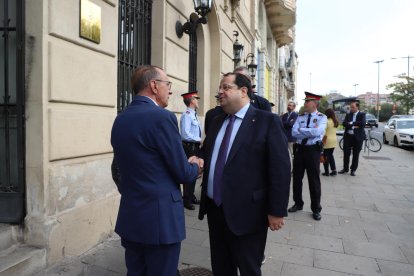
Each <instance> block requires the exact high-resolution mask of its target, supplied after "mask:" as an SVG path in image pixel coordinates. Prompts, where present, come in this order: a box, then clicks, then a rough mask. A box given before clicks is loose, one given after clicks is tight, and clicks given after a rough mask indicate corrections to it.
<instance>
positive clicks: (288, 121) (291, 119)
mask: <svg viewBox="0 0 414 276" xmlns="http://www.w3.org/2000/svg"><path fill="white" fill-rule="evenodd" d="M295 108H296V103H295V102H293V101H290V102H289V103H288V106H287V112H286V113H285V114H283V116H282V118H281V119H282V123H283V127H284V128H285V134H286V138H287V140H288V149H289V154H290V159H291V160H293V144H294V143H295V142H296V138H295V137H293V136H292V127H293V125H294V124H295V122H296V119H297V118H298V113H296V112H295Z"/></svg>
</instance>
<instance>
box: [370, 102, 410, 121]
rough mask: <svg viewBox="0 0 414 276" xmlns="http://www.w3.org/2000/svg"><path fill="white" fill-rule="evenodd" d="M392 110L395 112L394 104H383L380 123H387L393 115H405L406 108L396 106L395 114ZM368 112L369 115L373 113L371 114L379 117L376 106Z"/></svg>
mask: <svg viewBox="0 0 414 276" xmlns="http://www.w3.org/2000/svg"><path fill="white" fill-rule="evenodd" d="M392 110H393V104H390V103H383V104H381V110H380V112H379V121H380V122H385V121H387V120H388V119H389V118H390V117H391V116H392V115H396V114H403V113H404V108H403V107H402V106H396V110H395V113H393V112H392ZM367 111H368V113H371V114H373V115H375V117H377V110H376V107H375V106H372V107H370V108H368V110H367Z"/></svg>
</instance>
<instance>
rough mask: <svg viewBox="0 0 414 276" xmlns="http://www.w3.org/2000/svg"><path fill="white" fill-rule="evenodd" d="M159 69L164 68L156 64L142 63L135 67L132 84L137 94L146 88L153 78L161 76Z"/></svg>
mask: <svg viewBox="0 0 414 276" xmlns="http://www.w3.org/2000/svg"><path fill="white" fill-rule="evenodd" d="M158 70H162V69H161V68H160V67H158V66H155V65H141V66H139V67H138V68H137V69H135V71H134V73H133V74H132V77H131V85H132V89H133V91H134V93H135V95H137V94H139V93H140V92H141V91H142V90H144V89H145V88H146V87H147V86H148V85H149V83H150V81H151V80H153V79H156V78H158V77H159V72H158Z"/></svg>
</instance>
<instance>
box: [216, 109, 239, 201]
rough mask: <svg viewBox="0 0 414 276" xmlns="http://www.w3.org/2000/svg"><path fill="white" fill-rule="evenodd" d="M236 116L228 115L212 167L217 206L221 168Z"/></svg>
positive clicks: (220, 184)
mask: <svg viewBox="0 0 414 276" xmlns="http://www.w3.org/2000/svg"><path fill="white" fill-rule="evenodd" d="M235 119H236V116H234V115H231V116H230V117H229V124H228V125H227V127H226V132H225V133H224V137H223V140H222V141H221V145H220V149H219V152H218V156H217V160H216V166H215V169H214V178H213V187H214V188H213V200H214V202H215V203H216V205H217V206H220V205H221V203H222V198H221V186H222V183H221V182H222V179H223V170H224V165H225V164H226V158H227V151H228V149H229V144H230V136H231V132H232V130H233V125H234V121H235Z"/></svg>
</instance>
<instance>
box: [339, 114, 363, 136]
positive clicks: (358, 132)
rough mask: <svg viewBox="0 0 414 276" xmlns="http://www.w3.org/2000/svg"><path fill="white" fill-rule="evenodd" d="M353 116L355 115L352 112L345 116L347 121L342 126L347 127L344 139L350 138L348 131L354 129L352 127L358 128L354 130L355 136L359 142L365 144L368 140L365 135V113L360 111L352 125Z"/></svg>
mask: <svg viewBox="0 0 414 276" xmlns="http://www.w3.org/2000/svg"><path fill="white" fill-rule="evenodd" d="M353 116H354V115H353V113H352V112H350V113H348V114H346V115H345V119H344V121H343V123H342V125H343V126H344V127H345V132H344V139H347V138H348V137H349V136H350V135H349V134H348V130H350V129H352V126H358V128H354V136H355V138H356V139H357V140H358V141H359V142H363V141H364V140H365V139H366V135H365V123H366V119H365V113H364V112H361V111H359V112H358V114H357V116H356V119H355V122H354V123H353V124H352V125H351V124H350V122H352V118H353Z"/></svg>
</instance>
